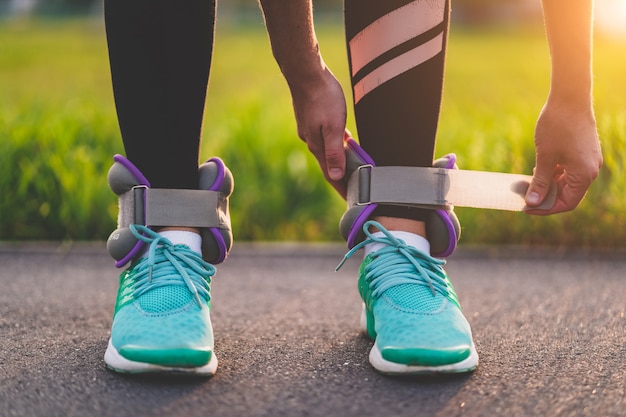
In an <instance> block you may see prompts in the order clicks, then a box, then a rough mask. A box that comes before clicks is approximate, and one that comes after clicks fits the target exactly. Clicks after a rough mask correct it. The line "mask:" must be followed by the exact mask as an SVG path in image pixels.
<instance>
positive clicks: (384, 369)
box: [360, 304, 478, 375]
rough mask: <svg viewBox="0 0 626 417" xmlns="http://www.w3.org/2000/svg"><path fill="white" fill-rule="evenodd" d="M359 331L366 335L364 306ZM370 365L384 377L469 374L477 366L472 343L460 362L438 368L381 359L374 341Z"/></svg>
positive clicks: (476, 355)
mask: <svg viewBox="0 0 626 417" xmlns="http://www.w3.org/2000/svg"><path fill="white" fill-rule="evenodd" d="M360 322H361V329H362V330H363V331H364V332H365V334H367V315H366V313H365V304H363V309H362V310H361V320H360ZM369 360H370V364H372V366H373V367H374V369H376V370H377V371H378V372H380V373H383V374H386V375H420V374H448V373H450V374H454V373H463V372H471V371H473V370H474V369H476V367H477V366H478V352H477V351H476V346H474V343H472V346H471V348H470V355H469V356H468V357H467V358H466V359H464V360H462V361H461V362H457V363H451V364H448V365H440V366H417V365H405V364H402V363H396V362H391V361H388V360H386V359H384V358H383V356H382V355H381V353H380V350H378V346H377V345H376V341H374V347H372V350H371V351H370V354H369Z"/></svg>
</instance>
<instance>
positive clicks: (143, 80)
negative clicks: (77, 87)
mask: <svg viewBox="0 0 626 417" xmlns="http://www.w3.org/2000/svg"><path fill="white" fill-rule="evenodd" d="M104 6H105V22H106V32H107V41H108V46H109V59H110V63H111V74H112V79H113V91H114V95H115V104H116V107H117V114H118V119H119V124H120V129H121V132H122V139H123V142H124V148H125V150H126V156H127V157H128V159H130V160H131V161H132V162H133V163H134V164H135V165H137V167H138V168H139V169H140V170H141V171H142V172H143V174H144V175H145V176H146V178H147V179H148V180H149V181H150V182H151V185H152V186H153V187H155V188H189V189H197V188H198V153H199V145H200V135H201V129H202V117H203V113H204V104H205V99H206V91H207V83H208V78H209V70H210V67H211V56H212V52H213V35H214V27H215V0H185V1H177V0H106V1H105V4H104Z"/></svg>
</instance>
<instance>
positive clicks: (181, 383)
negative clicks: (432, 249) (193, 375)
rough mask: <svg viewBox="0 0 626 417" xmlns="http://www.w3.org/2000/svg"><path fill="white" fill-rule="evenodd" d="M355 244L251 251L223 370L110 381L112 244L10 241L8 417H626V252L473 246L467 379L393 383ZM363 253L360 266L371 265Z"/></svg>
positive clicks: (227, 288) (6, 270)
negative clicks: (375, 341)
mask: <svg viewBox="0 0 626 417" xmlns="http://www.w3.org/2000/svg"><path fill="white" fill-rule="evenodd" d="M342 254H343V247H342V246H339V245H256V246H255V245H236V246H235V249H234V251H233V253H232V255H231V257H230V259H229V260H228V261H227V262H226V263H225V264H224V265H222V266H220V267H219V272H218V277H217V278H216V280H215V283H214V287H213V294H214V301H215V304H214V313H213V319H214V327H215V332H216V337H217V346H216V350H217V354H218V357H219V360H220V366H219V369H218V374H217V375H216V376H215V377H213V378H212V379H208V380H204V379H200V380H199V379H182V378H163V377H154V376H152V377H124V376H119V375H116V374H114V373H111V372H109V371H107V370H106V369H105V367H104V364H103V361H102V356H103V354H104V350H105V347H106V341H107V338H108V332H109V326H110V320H111V312H112V309H113V302H114V296H115V291H116V285H117V283H116V279H117V272H116V271H115V269H114V268H113V267H112V261H111V260H110V258H108V256H107V255H106V254H105V250H104V247H103V246H101V245H74V246H73V247H69V248H68V247H57V246H54V245H18V246H11V245H1V246H0V285H1V287H0V416H2V417H5V416H41V417H43V416H46V417H55V416H63V417H69V416H81V417H82V416H84V417H87V416H115V417H124V416H132V417H142V416H150V417H156V416H186V417H195V416H210V417H213V416H216V417H219V416H238V417H239V416H240V417H245V416H271V417H279V416H359V417H364V416H376V417H383V416H568V417H569V416H593V417H600V416H626V391H625V390H626V317H625V311H626V301H625V300H626V253H625V252H621V253H611V254H606V253H604V254H599V253H585V252H555V251H554V250H546V251H533V252H528V251H524V252H520V251H517V250H515V249H511V248H507V249H500V250H494V249H489V250H477V249H470V248H464V249H463V248H462V249H461V250H460V251H458V252H457V254H455V255H454V256H453V257H452V258H451V259H450V260H449V262H448V265H447V270H448V272H449V274H450V276H451V277H452V280H453V282H454V283H455V286H456V287H457V291H458V293H459V295H460V298H461V302H462V304H463V307H464V311H465V313H466V315H467V316H468V318H469V320H470V322H471V324H472V326H473V329H474V333H475V339H476V344H477V347H478V351H479V353H480V358H481V364H480V366H479V369H478V370H477V371H476V372H475V373H473V374H471V375H466V376H456V377H438V378H432V377H431V378H423V377H422V378H390V377H385V376H382V375H379V374H377V373H376V372H375V371H373V370H372V368H371V367H370V366H369V364H368V362H367V354H368V352H369V348H370V346H371V342H370V341H369V340H368V339H367V338H366V337H364V336H363V335H362V334H361V333H360V332H359V330H358V316H359V311H360V301H359V298H358V295H357V293H356V289H355V281H356V279H355V275H356V268H357V260H354V261H349V262H348V263H347V264H346V265H345V267H344V268H343V269H342V270H341V271H340V272H338V273H335V272H334V271H333V269H334V267H335V265H336V264H337V263H338V261H339V259H340V258H341V256H342ZM355 258H356V257H355Z"/></svg>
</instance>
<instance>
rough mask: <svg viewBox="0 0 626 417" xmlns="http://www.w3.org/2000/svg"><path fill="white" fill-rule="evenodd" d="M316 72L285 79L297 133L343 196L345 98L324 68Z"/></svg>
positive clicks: (337, 84) (325, 174)
mask: <svg viewBox="0 0 626 417" xmlns="http://www.w3.org/2000/svg"><path fill="white" fill-rule="evenodd" d="M318 75H319V76H316V77H313V79H307V80H289V87H290V90H291V96H292V99H293V108H294V112H295V115H296V123H297V125H298V136H299V137H300V139H302V140H303V141H304V142H306V144H307V146H308V148H309V150H310V151H311V153H312V154H313V155H314V156H315V158H316V159H317V161H318V163H319V165H320V167H321V168H322V172H323V173H324V177H325V178H326V180H327V181H328V182H329V183H330V184H331V185H332V186H333V187H334V188H335V189H336V190H337V191H338V192H339V193H340V194H341V195H342V196H343V197H345V194H346V185H345V183H344V182H343V181H342V180H343V177H344V175H345V170H346V155H345V150H344V140H346V138H347V136H349V133H348V132H347V130H346V99H345V96H344V94H343V90H342V89H341V85H340V84H339V82H338V81H337V79H336V78H335V76H334V75H333V74H332V73H331V72H330V70H329V69H328V68H324V69H323V70H322V71H321V72H320V74H318Z"/></svg>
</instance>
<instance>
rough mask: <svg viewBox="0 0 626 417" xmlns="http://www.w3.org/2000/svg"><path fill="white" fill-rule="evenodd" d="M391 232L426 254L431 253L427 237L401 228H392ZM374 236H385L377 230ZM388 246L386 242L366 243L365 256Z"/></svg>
mask: <svg viewBox="0 0 626 417" xmlns="http://www.w3.org/2000/svg"><path fill="white" fill-rule="evenodd" d="M389 233H390V234H391V235H392V236H394V237H395V238H397V239H400V240H403V241H404V243H406V244H407V245H409V246H413V247H415V248H416V249H417V250H419V251H420V252H424V253H426V254H430V243H429V242H428V240H426V238H425V237H423V236H420V235H418V234H415V233H409V232H402V231H399V230H390V231H389ZM372 235H373V236H374V237H385V234H384V233H383V232H375V233H372ZM385 246H387V245H386V244H385V243H379V242H372V243H368V244H366V245H365V248H364V249H365V256H367V255H369V254H370V253H372V252H376V251H377V250H379V249H382V248H384V247H385Z"/></svg>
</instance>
